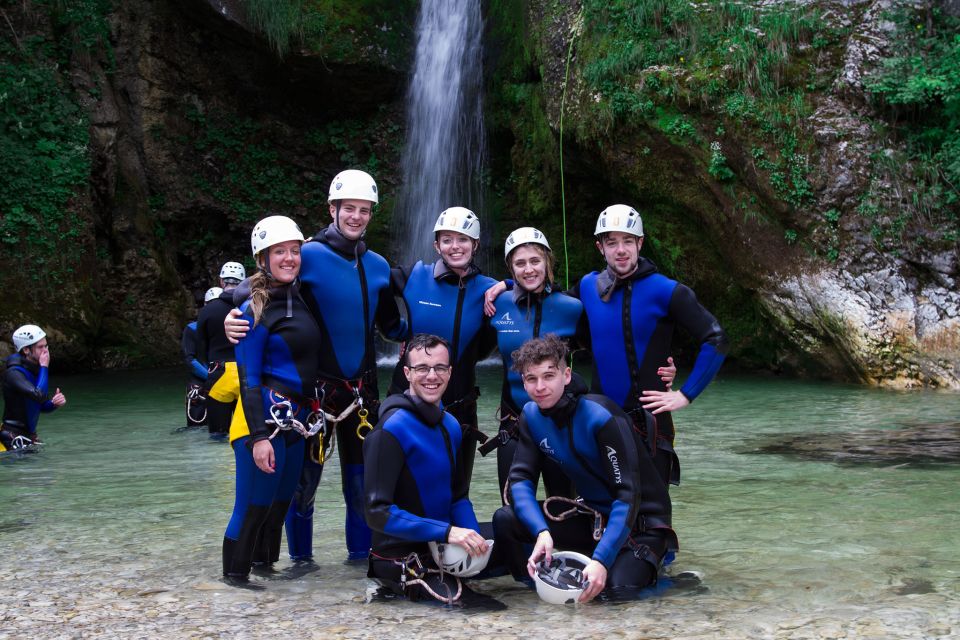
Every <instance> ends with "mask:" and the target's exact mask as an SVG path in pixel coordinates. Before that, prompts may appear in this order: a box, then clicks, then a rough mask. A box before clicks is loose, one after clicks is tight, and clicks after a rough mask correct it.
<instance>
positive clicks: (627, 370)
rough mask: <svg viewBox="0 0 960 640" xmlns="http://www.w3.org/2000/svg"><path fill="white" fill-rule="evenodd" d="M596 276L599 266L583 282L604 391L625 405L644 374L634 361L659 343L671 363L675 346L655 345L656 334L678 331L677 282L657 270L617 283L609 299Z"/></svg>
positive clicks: (584, 303)
mask: <svg viewBox="0 0 960 640" xmlns="http://www.w3.org/2000/svg"><path fill="white" fill-rule="evenodd" d="M597 275H598V274H597V272H595V271H594V272H593V273H589V274H587V275H585V276H584V277H583V279H582V280H581V281H580V300H581V301H582V302H583V308H584V311H585V312H586V314H587V319H588V321H589V324H590V341H591V347H592V351H593V358H594V362H596V363H597V366H596V372H597V375H598V378H599V383H600V390H601V391H602V393H603V394H604V395H606V396H608V397H609V398H610V399H612V400H613V401H614V402H616V403H617V404H618V405H620V406H625V404H626V405H631V404H633V403H632V402H628V400H631V399H629V398H628V395H629V393H630V388H631V383H632V382H633V381H634V380H637V379H638V378H639V375H640V372H637V371H631V365H630V362H631V360H632V361H633V362H636V363H641V362H643V361H644V357H645V356H646V355H647V351H648V350H649V349H651V348H654V349H659V350H662V351H663V357H662V361H663V363H664V364H666V355H667V353H669V349H670V345H669V344H653V338H654V336H655V335H666V336H670V335H672V333H673V323H672V320H670V318H669V310H670V299H671V296H672V295H673V291H674V289H675V288H676V286H677V282H676V281H675V280H671V279H670V278H667V277H666V276H663V275H661V274H659V273H654V274H651V275H649V276H646V277H644V278H639V279H637V280H632V281H630V282H629V283H628V284H627V285H624V286H621V287H618V288H617V289H616V290H615V291H614V292H613V295H612V296H611V297H610V300H609V301H608V302H604V301H603V300H601V299H600V294H599V293H598V292H597V284H596V281H597ZM628 297H629V300H628V299H627V298H628ZM628 350H629V351H630V353H628ZM596 386H597V380H594V388H596ZM638 391H639V389H638Z"/></svg>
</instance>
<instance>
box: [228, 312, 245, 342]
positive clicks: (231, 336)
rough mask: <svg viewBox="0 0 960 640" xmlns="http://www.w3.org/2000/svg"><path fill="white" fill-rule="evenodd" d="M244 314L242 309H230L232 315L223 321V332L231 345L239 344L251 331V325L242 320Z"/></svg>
mask: <svg viewBox="0 0 960 640" xmlns="http://www.w3.org/2000/svg"><path fill="white" fill-rule="evenodd" d="M242 315H243V312H242V311H240V309H230V313H228V314H227V317H225V318H224V319H223V331H224V333H226V334H227V340H229V341H230V344H237V343H239V342H240V341H241V340H243V337H244V336H245V335H247V331H249V330H250V323H249V322H248V321H246V320H242V319H241V316H242Z"/></svg>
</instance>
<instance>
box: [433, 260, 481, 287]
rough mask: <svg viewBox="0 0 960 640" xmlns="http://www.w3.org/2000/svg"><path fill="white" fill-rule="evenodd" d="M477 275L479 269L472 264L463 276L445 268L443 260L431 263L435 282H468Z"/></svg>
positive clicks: (445, 264) (447, 267)
mask: <svg viewBox="0 0 960 640" xmlns="http://www.w3.org/2000/svg"><path fill="white" fill-rule="evenodd" d="M478 273H480V267H478V266H477V265H475V264H474V263H472V262H471V263H470V265H469V266H468V267H467V272H466V273H465V274H464V275H463V276H461V275H460V274H459V273H457V272H456V271H454V270H453V269H451V268H450V267H449V266H447V263H446V262H444V261H443V260H437V261H436V262H434V263H433V279H434V280H437V281H443V280H446V281H448V282H460V281H461V280H469V279H470V278H472V277H473V276H475V275H477V274H478Z"/></svg>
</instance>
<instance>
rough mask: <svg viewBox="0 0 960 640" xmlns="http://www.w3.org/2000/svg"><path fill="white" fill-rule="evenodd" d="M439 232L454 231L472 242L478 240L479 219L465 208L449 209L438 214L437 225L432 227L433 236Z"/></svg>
mask: <svg viewBox="0 0 960 640" xmlns="http://www.w3.org/2000/svg"><path fill="white" fill-rule="evenodd" d="M441 231H455V232H457V233H462V234H463V235H465V236H467V237H468V238H471V239H473V240H479V239H480V218H478V217H477V214H475V213H474V212H473V211H470V209H467V208H465V207H450V208H449V209H444V210H443V211H441V212H440V217H439V218H437V223H436V224H435V225H433V233H434V234H437V233H440V232H441Z"/></svg>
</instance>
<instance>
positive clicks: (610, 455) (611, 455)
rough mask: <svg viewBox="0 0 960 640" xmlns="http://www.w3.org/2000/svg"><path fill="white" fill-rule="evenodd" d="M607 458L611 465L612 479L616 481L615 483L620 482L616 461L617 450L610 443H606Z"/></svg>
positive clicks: (618, 466)
mask: <svg viewBox="0 0 960 640" xmlns="http://www.w3.org/2000/svg"><path fill="white" fill-rule="evenodd" d="M607 460H609V461H610V466H612V467H613V479H614V480H616V481H617V484H620V463H619V462H618V461H617V450H616V449H614V448H613V447H611V446H610V445H607Z"/></svg>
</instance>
